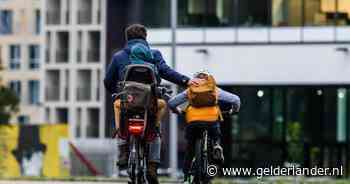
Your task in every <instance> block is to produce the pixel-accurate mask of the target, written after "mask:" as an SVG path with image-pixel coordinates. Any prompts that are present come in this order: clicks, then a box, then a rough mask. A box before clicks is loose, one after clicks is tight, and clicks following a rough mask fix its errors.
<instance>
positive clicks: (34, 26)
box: [0, 0, 44, 124]
mask: <svg viewBox="0 0 350 184" xmlns="http://www.w3.org/2000/svg"><path fill="white" fill-rule="evenodd" d="M41 33H42V25H41V4H40V0H30V1H28V0H3V1H0V65H1V66H2V69H4V70H2V71H1V74H0V76H1V78H2V82H3V84H5V85H8V86H9V87H10V88H11V89H12V90H13V91H14V92H15V93H16V94H17V95H18V97H19V99H20V105H19V112H18V113H17V114H15V115H14V116H13V117H11V120H10V123H22V124H27V123H42V122H43V116H42V110H43V108H42V101H41V96H42V93H40V86H42V85H43V84H42V73H41V68H42V63H41V49H42V45H43V40H44V39H43V37H42V36H41V35H42V34H41Z"/></svg>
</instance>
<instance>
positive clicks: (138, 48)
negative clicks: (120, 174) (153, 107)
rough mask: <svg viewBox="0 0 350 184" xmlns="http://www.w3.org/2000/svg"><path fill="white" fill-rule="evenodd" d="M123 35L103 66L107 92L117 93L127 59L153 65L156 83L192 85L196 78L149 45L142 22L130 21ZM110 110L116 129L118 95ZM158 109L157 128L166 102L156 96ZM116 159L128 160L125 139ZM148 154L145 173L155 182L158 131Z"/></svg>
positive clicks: (122, 163)
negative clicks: (178, 69) (176, 68)
mask: <svg viewBox="0 0 350 184" xmlns="http://www.w3.org/2000/svg"><path fill="white" fill-rule="evenodd" d="M125 37H126V40H127V43H126V46H125V48H123V49H122V50H120V51H118V52H117V53H115V54H114V55H113V57H112V62H111V63H110V64H109V66H108V68H107V73H106V76H105V79H104V85H105V88H106V89H107V91H108V92H110V93H111V94H114V95H113V96H115V94H117V93H119V92H120V91H118V90H117V86H118V83H119V82H121V81H122V80H123V77H124V72H125V68H126V66H128V65H129V64H130V60H131V59H133V60H142V61H145V62H148V63H150V64H152V65H154V66H155V68H156V70H157V72H155V74H156V77H157V82H158V84H160V82H161V78H163V79H165V80H168V81H170V82H173V83H175V84H177V85H180V86H188V85H190V84H191V85H196V84H197V83H198V80H197V79H190V78H189V77H187V76H185V75H182V74H180V73H178V72H176V71H174V70H173V69H171V68H170V67H169V66H168V65H167V64H166V62H165V61H164V59H163V57H162V54H161V53H160V51H158V50H155V49H151V48H150V46H149V44H148V42H147V40H146V38H147V30H146V28H145V26H143V25H140V24H133V25H130V26H129V27H127V28H126V30H125ZM113 100H114V102H113V104H114V113H115V115H114V116H115V124H114V126H115V130H116V133H118V132H119V131H120V130H119V127H120V125H119V123H120V122H119V121H120V111H121V110H120V100H119V99H118V98H115V99H113ZM158 108H159V109H158V113H157V115H156V117H155V118H154V119H156V120H155V121H156V128H157V129H158V130H157V131H158V132H159V131H160V130H159V126H160V120H161V117H162V113H163V112H164V110H165V108H166V103H165V101H164V100H162V99H158ZM118 142H119V145H118V147H119V156H118V157H119V159H118V163H117V165H118V166H119V168H120V169H125V168H126V166H127V163H128V156H129V155H128V151H129V150H128V149H129V145H128V142H127V141H126V140H122V139H119V140H118ZM149 145H150V146H149V150H150V151H149V154H148V155H149V158H148V160H149V161H148V167H147V172H146V177H147V179H148V180H149V182H150V183H158V179H157V168H158V165H159V163H160V149H161V142H160V136H159V134H158V135H157V136H156V138H155V139H154V140H153V141H152V142H151V143H149Z"/></svg>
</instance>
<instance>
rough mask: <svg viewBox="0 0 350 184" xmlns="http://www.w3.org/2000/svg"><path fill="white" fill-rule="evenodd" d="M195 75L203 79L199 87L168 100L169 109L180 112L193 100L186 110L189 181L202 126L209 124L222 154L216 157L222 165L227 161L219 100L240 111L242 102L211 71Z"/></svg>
mask: <svg viewBox="0 0 350 184" xmlns="http://www.w3.org/2000/svg"><path fill="white" fill-rule="evenodd" d="M194 77H195V78H197V79H200V80H201V82H200V84H199V86H197V87H194V88H197V89H194V88H191V86H190V87H189V88H188V89H186V90H185V91H183V92H182V93H180V94H178V95H176V96H175V97H173V98H172V99H170V100H169V102H168V105H169V108H170V109H171V110H172V111H173V112H175V113H178V114H182V113H183V111H182V110H181V109H180V108H179V106H180V105H182V104H184V103H186V102H188V103H189V104H188V106H187V108H186V110H185V112H184V113H185V116H186V122H187V125H186V128H185V139H186V141H187V146H186V150H187V151H186V154H185V162H184V168H183V173H184V182H185V183H186V182H189V179H190V178H189V177H190V174H189V171H190V168H191V165H192V160H193V157H194V155H195V140H196V138H197V137H200V136H201V134H200V132H201V131H200V130H201V127H208V128H207V130H208V136H209V137H210V139H211V140H213V141H214V148H213V150H214V153H215V152H216V153H218V155H214V159H215V160H216V161H218V162H219V163H220V164H222V163H223V161H224V156H223V149H222V147H221V145H220V139H221V131H220V121H222V120H223V119H222V115H221V110H220V107H219V105H218V102H219V101H220V102H223V103H225V104H230V106H232V110H233V111H234V112H238V111H239V108H240V104H241V102H240V98H239V97H238V96H237V95H235V94H232V93H229V92H227V91H224V90H222V89H220V88H218V87H216V83H215V79H214V78H213V76H212V75H210V74H209V73H208V72H207V71H200V72H198V73H196V74H195V76H194ZM208 125H209V126H208ZM215 156H216V157H215Z"/></svg>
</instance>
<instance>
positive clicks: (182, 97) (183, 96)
mask: <svg viewBox="0 0 350 184" xmlns="http://www.w3.org/2000/svg"><path fill="white" fill-rule="evenodd" d="M186 101H187V90H185V91H183V92H182V93H180V94H178V95H176V96H174V97H173V98H171V99H170V100H169V101H168V105H169V108H170V109H171V110H172V111H175V112H177V111H178V109H177V107H178V106H179V105H181V104H183V103H185V102H186Z"/></svg>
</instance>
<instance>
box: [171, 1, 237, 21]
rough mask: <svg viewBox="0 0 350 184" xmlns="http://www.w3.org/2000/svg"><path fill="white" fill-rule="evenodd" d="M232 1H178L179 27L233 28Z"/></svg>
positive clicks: (233, 13)
mask: <svg viewBox="0 0 350 184" xmlns="http://www.w3.org/2000/svg"><path fill="white" fill-rule="evenodd" d="M234 3H235V1H234V0H179V1H178V24H179V25H180V26H185V27H186V26H199V27H200V26H206V27H212V26H233V25H234V22H235V11H234Z"/></svg>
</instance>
